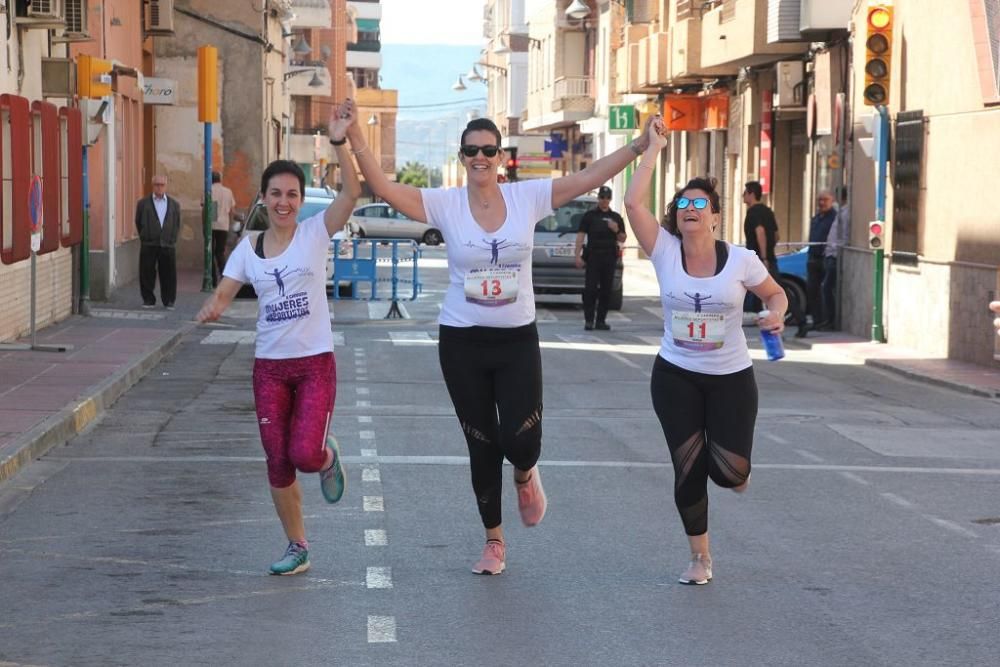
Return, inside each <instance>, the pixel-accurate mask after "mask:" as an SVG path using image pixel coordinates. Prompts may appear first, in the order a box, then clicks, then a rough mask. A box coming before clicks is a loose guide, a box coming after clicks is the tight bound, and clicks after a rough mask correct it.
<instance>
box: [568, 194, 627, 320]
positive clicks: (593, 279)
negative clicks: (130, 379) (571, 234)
mask: <svg viewBox="0 0 1000 667" xmlns="http://www.w3.org/2000/svg"><path fill="white" fill-rule="evenodd" d="M626 238H627V237H626V235H625V221H624V220H622V217H621V216H620V215H618V213H616V212H615V211H612V210H611V188H609V187H608V186H606V185H602V186H601V188H600V189H599V190H598V191H597V206H596V207H595V208H592V209H590V210H589V211H587V212H586V213H585V214H584V215H583V218H582V219H581V220H580V230H579V231H578V232H577V234H576V252H575V255H576V268H578V269H584V268H585V270H586V273H585V274H584V287H583V320H584V324H583V328H584V329H586V330H587V331H590V330H592V329H594V327H595V326H596V328H598V329H601V330H604V331H607V330H608V329H610V328H611V327H610V326H609V325H608V323H607V322H606V321H605V320H606V319H607V316H608V306H609V305H610V303H611V287H612V285H613V284H614V281H615V268H616V267H617V265H618V244H619V243H625V239H626ZM584 240H586V248H584ZM595 306H596V315H597V319H596V322H595V320H594V315H595Z"/></svg>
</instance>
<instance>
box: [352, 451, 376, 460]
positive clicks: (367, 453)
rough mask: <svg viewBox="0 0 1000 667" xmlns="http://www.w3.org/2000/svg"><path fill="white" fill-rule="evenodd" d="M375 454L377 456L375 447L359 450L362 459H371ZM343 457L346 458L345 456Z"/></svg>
mask: <svg viewBox="0 0 1000 667" xmlns="http://www.w3.org/2000/svg"><path fill="white" fill-rule="evenodd" d="M376 456H378V452H377V451H376V450H375V449H362V450H361V458H363V459H373V458H375V457H376ZM344 458H345V459H346V458H347V457H346V456H345V457H344Z"/></svg>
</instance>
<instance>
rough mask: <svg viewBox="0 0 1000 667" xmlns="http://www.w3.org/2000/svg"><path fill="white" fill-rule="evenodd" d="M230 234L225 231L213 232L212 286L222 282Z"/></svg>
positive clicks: (217, 230) (216, 230) (214, 230)
mask: <svg viewBox="0 0 1000 667" xmlns="http://www.w3.org/2000/svg"><path fill="white" fill-rule="evenodd" d="M228 241H229V232H228V231H226V230H224V229H213V230H212V285H213V286H217V285H218V284H219V281H220V280H222V270H223V269H225V268H226V242H228Z"/></svg>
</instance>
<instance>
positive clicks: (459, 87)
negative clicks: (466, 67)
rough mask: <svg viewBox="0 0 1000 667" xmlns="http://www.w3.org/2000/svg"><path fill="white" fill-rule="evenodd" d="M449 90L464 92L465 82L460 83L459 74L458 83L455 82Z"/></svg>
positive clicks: (460, 77) (459, 76)
mask: <svg viewBox="0 0 1000 667" xmlns="http://www.w3.org/2000/svg"><path fill="white" fill-rule="evenodd" d="M451 89H452V90H457V91H463V90H465V82H464V81H462V75H461V74H459V75H458V81H456V82H455V83H454V84H452V86H451Z"/></svg>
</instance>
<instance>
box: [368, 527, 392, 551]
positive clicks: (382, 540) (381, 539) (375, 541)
mask: <svg viewBox="0 0 1000 667" xmlns="http://www.w3.org/2000/svg"><path fill="white" fill-rule="evenodd" d="M387 544H389V536H388V535H387V534H386V532H385V531H384V530H379V529H372V528H368V529H365V546H366V547H384V546H386V545H387Z"/></svg>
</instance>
